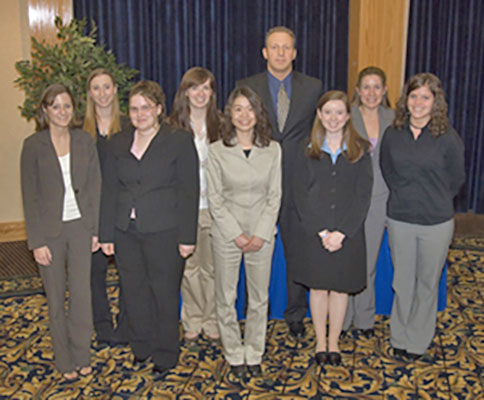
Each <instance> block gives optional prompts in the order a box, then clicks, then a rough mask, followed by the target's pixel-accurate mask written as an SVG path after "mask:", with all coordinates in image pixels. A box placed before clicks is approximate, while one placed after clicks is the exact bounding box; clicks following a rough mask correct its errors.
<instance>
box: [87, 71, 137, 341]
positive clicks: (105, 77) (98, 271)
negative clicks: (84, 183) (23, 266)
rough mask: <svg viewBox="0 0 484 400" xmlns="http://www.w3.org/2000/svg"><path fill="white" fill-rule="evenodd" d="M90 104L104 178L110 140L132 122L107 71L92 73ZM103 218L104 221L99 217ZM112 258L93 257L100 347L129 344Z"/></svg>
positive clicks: (93, 292)
mask: <svg viewBox="0 0 484 400" xmlns="http://www.w3.org/2000/svg"><path fill="white" fill-rule="evenodd" d="M86 91H87V96H86V98H87V102H86V114H85V116H84V125H83V129H84V130H85V131H86V132H89V133H90V134H91V136H92V137H93V138H94V140H95V141H96V147H97V153H98V156H99V164H100V166H101V174H103V172H104V164H105V162H106V158H107V151H108V144H109V140H110V138H111V137H112V136H113V135H114V134H116V133H118V132H120V131H121V130H123V129H127V128H128V127H129V126H130V122H129V118H128V117H126V116H124V115H122V114H121V112H120V109H119V100H118V95H117V92H118V88H117V86H116V81H115V80H114V76H113V74H111V72H109V71H108V70H107V69H106V68H96V69H95V70H93V71H91V73H90V74H89V76H88V78H87V84H86ZM100 218H103V216H102V215H100ZM108 264H109V257H108V256H106V255H105V254H104V253H103V252H102V251H101V250H98V251H96V252H94V253H93V254H92V267H91V295H92V316H93V322H94V330H95V331H96V339H97V341H98V342H99V343H106V344H111V345H115V344H123V343H127V341H128V332H127V320H126V318H125V312H124V304H123V302H124V299H123V291H122V288H121V285H120V286H119V296H118V299H119V300H118V304H119V313H118V314H117V316H116V322H117V324H116V327H114V325H113V317H112V314H111V308H110V306H109V300H108V296H107V292H106V288H107V287H106V272H107V269H108Z"/></svg>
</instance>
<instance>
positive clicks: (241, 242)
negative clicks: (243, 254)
mask: <svg viewBox="0 0 484 400" xmlns="http://www.w3.org/2000/svg"><path fill="white" fill-rule="evenodd" d="M234 242H235V245H236V246H237V247H238V248H239V249H240V250H242V251H244V247H245V246H246V245H247V244H248V243H249V238H248V237H247V236H246V235H244V234H242V235H239V236H237V237H236V238H235V240H234Z"/></svg>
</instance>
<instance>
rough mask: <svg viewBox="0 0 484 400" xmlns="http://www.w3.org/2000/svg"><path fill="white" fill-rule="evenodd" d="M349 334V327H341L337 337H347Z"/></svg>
mask: <svg viewBox="0 0 484 400" xmlns="http://www.w3.org/2000/svg"><path fill="white" fill-rule="evenodd" d="M349 336H350V331H349V329H342V330H341V332H340V334H339V338H340V339H344V338H347V337H349Z"/></svg>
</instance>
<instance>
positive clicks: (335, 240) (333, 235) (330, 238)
mask: <svg viewBox="0 0 484 400" xmlns="http://www.w3.org/2000/svg"><path fill="white" fill-rule="evenodd" d="M345 237H346V236H345V235H344V234H343V233H341V232H339V231H333V232H327V234H326V236H325V237H324V238H322V241H323V246H324V248H325V249H326V250H328V251H329V252H330V253H333V252H335V251H338V250H339V249H341V247H343V240H344V238H345Z"/></svg>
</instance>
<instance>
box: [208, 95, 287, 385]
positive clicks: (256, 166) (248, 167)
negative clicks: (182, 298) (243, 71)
mask: <svg viewBox="0 0 484 400" xmlns="http://www.w3.org/2000/svg"><path fill="white" fill-rule="evenodd" d="M225 116H226V120H225V121H224V123H223V127H222V140H219V141H217V142H215V143H213V144H212V145H210V149H209V155H208V164H207V181H208V201H209V209H210V213H211V215H212V218H213V225H212V247H213V255H214V263H215V297H216V304H217V320H218V325H219V330H220V334H221V338H222V344H223V346H224V352H225V359H226V360H227V361H228V362H229V364H230V366H231V371H232V373H233V374H234V375H235V376H236V377H237V378H239V379H241V378H243V377H244V376H245V374H246V367H245V365H247V369H248V372H249V373H250V375H252V376H260V375H261V374H262V369H261V366H260V364H261V360H262V355H263V353H264V345H265V333H266V325H267V307H268V289H269V278H270V273H271V259H272V252H273V249H274V236H275V234H276V220H277V215H278V212H279V207H280V202H281V149H280V147H279V144H278V143H277V142H275V141H272V140H271V128H270V124H269V122H268V120H267V116H266V112H265V109H264V106H263V104H262V102H261V100H260V98H259V97H258V96H257V95H256V94H255V93H254V92H253V91H252V90H251V89H249V88H248V87H244V86H242V87H239V88H236V89H235V90H234V91H233V92H232V93H231V95H230V97H229V99H228V101H227V105H226V107H225ZM242 257H244V262H245V270H246V274H247V288H248V298H249V301H248V310H247V320H246V324H245V338H244V341H243V343H242V339H241V334H240V329H239V325H238V323H237V317H236V312H235V307H234V306H235V299H236V290H237V281H238V277H239V268H240V262H241V258H242Z"/></svg>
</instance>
